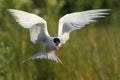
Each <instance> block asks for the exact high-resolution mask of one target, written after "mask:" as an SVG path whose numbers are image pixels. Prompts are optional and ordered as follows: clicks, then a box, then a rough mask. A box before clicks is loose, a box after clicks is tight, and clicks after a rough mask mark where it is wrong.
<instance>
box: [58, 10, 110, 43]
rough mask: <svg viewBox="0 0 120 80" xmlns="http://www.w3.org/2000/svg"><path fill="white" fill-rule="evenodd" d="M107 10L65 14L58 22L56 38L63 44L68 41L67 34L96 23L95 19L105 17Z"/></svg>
mask: <svg viewBox="0 0 120 80" xmlns="http://www.w3.org/2000/svg"><path fill="white" fill-rule="evenodd" d="M106 11H109V9H97V10H88V11H83V12H75V13H70V14H66V15H65V16H63V17H62V18H61V19H60V20H59V25H58V27H59V28H58V36H59V38H60V39H61V43H63V44H64V43H65V42H66V41H67V40H68V39H69V34H70V33H71V32H72V31H74V30H76V29H81V28H82V27H84V26H85V25H87V24H89V23H91V22H96V19H98V18H103V17H105V16H106V15H107V14H108V13H106Z"/></svg>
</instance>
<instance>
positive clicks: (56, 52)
mask: <svg viewBox="0 0 120 80" xmlns="http://www.w3.org/2000/svg"><path fill="white" fill-rule="evenodd" d="M59 48H60V47H59V45H58V44H56V45H55V54H56V55H57V56H58V50H59Z"/></svg>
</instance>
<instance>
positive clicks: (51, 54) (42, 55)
mask: <svg viewBox="0 0 120 80" xmlns="http://www.w3.org/2000/svg"><path fill="white" fill-rule="evenodd" d="M39 58H40V59H42V58H45V59H51V60H54V61H56V62H57V63H58V62H60V63H62V61H61V60H60V59H59V57H58V56H56V54H55V51H51V52H49V53H48V57H47V56H46V55H45V51H41V52H38V53H36V54H35V55H33V56H31V57H30V58H28V59H26V60H33V59H39ZM62 64H63V63H62Z"/></svg>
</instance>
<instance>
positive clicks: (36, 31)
mask: <svg viewBox="0 0 120 80" xmlns="http://www.w3.org/2000/svg"><path fill="white" fill-rule="evenodd" d="M8 12H9V13H10V14H11V15H12V16H13V17H14V18H15V20H16V21H17V22H18V23H19V24H20V25H21V26H23V27H24V28H28V29H29V30H30V38H31V41H32V42H33V43H38V42H44V41H45V40H47V38H48V37H49V36H50V35H49V33H48V31H47V23H46V21H45V20H44V19H43V18H41V17H39V16H37V15H35V14H31V13H28V12H25V11H21V10H16V9H8Z"/></svg>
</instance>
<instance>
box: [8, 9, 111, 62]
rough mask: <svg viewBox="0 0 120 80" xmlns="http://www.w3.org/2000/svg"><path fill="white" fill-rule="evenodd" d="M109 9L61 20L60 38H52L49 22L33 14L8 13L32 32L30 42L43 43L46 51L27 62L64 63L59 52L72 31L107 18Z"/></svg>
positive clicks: (71, 14)
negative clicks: (38, 60)
mask: <svg viewBox="0 0 120 80" xmlns="http://www.w3.org/2000/svg"><path fill="white" fill-rule="evenodd" d="M107 11H109V9H96V10H88V11H83V12H74V13H70V14H66V15H65V16H63V17H62V18H60V20H59V24H58V36H57V37H51V36H50V35H49V33H48V30H47V22H46V21H45V20H44V19H43V18H41V17H39V16H37V15H35V14H32V13H28V12H25V11H21V10H16V9H8V12H9V13H10V14H11V15H12V16H13V17H14V18H15V20H16V21H17V22H18V23H19V24H20V25H21V26H23V27H24V28H28V29H29V30H30V40H31V41H32V42H33V43H34V44H36V43H39V42H41V43H43V44H44V49H43V50H42V51H41V52H38V53H36V54H35V55H33V56H32V57H30V58H28V59H27V60H31V59H37V58H47V59H51V60H54V61H56V62H61V63H62V61H61V60H60V59H59V57H58V50H59V47H60V45H61V44H64V43H65V42H66V41H67V40H68V39H69V35H70V33H71V32H72V31H74V30H77V29H81V28H82V27H85V26H86V25H87V24H89V23H91V22H95V21H96V19H98V18H102V17H105V16H106V15H107V14H108V13H107Z"/></svg>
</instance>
